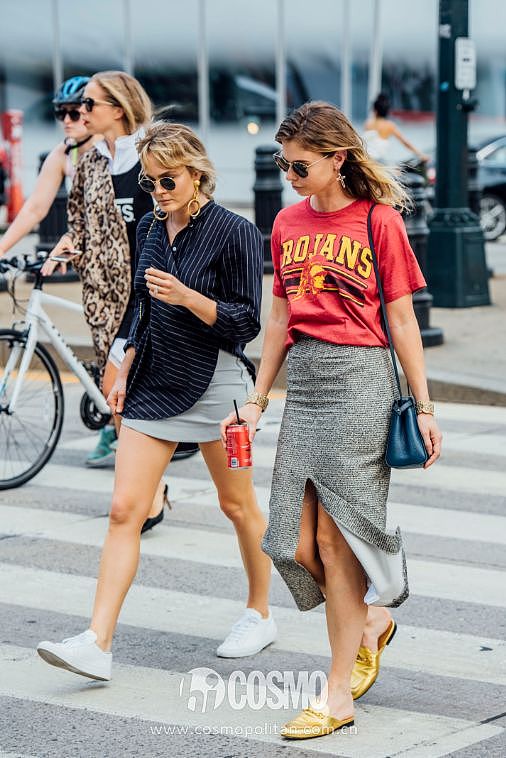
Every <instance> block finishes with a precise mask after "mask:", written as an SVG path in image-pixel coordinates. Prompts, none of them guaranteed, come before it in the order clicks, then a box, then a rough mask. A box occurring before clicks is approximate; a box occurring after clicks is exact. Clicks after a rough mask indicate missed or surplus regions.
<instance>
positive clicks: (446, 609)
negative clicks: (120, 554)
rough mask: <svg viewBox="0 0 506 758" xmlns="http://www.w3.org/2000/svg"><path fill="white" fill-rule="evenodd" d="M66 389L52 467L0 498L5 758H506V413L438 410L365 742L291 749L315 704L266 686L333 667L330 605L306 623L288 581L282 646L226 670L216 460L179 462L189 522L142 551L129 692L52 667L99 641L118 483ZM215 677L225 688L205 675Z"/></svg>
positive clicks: (124, 657)
mask: <svg viewBox="0 0 506 758" xmlns="http://www.w3.org/2000/svg"><path fill="white" fill-rule="evenodd" d="M66 394H67V400H68V405H67V416H66V422H65V427H64V433H63V437H62V440H61V442H60V445H59V447H58V449H57V451H56V453H55V455H54V457H53V459H52V461H51V462H50V464H49V465H48V466H47V467H46V468H45V469H44V470H43V471H42V472H41V474H39V475H38V477H37V478H36V479H34V480H32V481H31V482H30V483H29V484H27V485H25V486H24V487H22V488H20V489H17V490H10V491H6V492H1V493H0V503H1V504H2V507H1V509H0V631H1V635H0V672H1V673H0V756H36V757H37V758H43V757H44V758H45V757H46V756H47V757H48V758H49V757H50V758H71V757H74V756H79V758H81V757H82V758H127V757H130V756H132V757H133V756H135V757H137V756H139V755H143V756H147V757H149V758H151V757H155V756H178V757H179V756H181V757H184V758H186V757H190V756H200V757H202V756H220V757H224V756H230V757H232V756H234V758H235V757H236V756H237V757H239V756H245V757H246V756H252V755H262V756H266V757H267V758H268V757H270V756H282V755H289V756H292V755H293V756H299V755H300V756H310V755H313V754H314V753H320V754H323V755H341V756H356V757H357V758H359V757H360V758H362V757H364V758H365V757H367V758H376V757H377V758H380V757H383V756H384V757H386V756H393V755H396V756H397V755H401V756H411V757H412V758H414V757H415V756H416V757H417V758H420V757H422V756H427V757H428V758H435V757H436V756H442V755H455V756H459V758H470V757H471V756H473V758H483V756H497V758H498V757H499V756H504V755H505V754H506V739H505V735H506V732H505V727H506V714H505V711H506V707H505V702H506V697H505V696H506V676H505V663H506V644H505V641H504V640H505V632H506V619H505V613H504V600H505V595H504V586H505V578H506V554H505V550H504V546H505V543H506V528H505V527H506V516H505V506H506V466H505V463H506V409H498V408H489V407H486V406H485V407H484V406H457V405H442V404H441V405H440V407H439V417H440V420H441V425H442V427H443V430H444V433H445V454H444V458H443V460H442V461H441V462H440V463H439V464H438V465H437V466H436V467H434V468H433V469H432V470H430V471H429V472H421V471H407V472H395V473H394V477H393V482H392V487H391V497H390V501H391V506H390V514H389V521H390V523H391V526H393V527H394V526H396V525H397V523H399V524H400V526H401V529H402V531H403V535H404V541H405V547H406V551H407V555H408V570H409V575H410V586H411V596H410V598H409V599H408V601H407V602H406V603H404V604H403V605H402V606H401V607H400V608H398V609H395V610H394V616H395V618H396V620H397V622H398V624H399V631H398V633H397V635H396V637H395V640H394V641H393V642H392V645H391V646H390V647H388V648H387V650H386V651H385V653H384V655H383V658H382V670H381V674H380V678H379V679H378V682H377V683H376V685H375V686H374V687H373V688H372V689H371V690H370V691H369V692H368V693H367V694H366V695H365V696H364V697H363V698H362V700H360V701H359V703H358V704H357V707H356V722H355V723H356V726H357V731H356V733H354V734H347V735H333V736H329V737H325V738H322V739H319V740H310V741H306V742H305V743H302V744H295V745H294V744H286V743H284V742H283V741H282V740H281V738H280V737H279V732H278V730H279V726H280V725H281V724H283V723H284V722H285V721H286V720H287V719H288V718H289V717H290V716H291V715H292V713H293V712H294V710H298V705H299V703H298V702H295V708H292V707H282V708H275V707H273V706H272V701H269V699H268V697H267V696H268V695H269V692H268V691H267V689H266V687H265V679H264V678H263V677H265V675H267V674H268V673H269V672H275V671H278V672H282V674H283V682H284V684H285V687H286V686H287V685H286V683H287V682H288V683H289V675H290V673H292V675H293V676H294V677H297V676H298V675H299V674H300V672H308V673H311V672H314V671H316V670H321V671H323V672H325V671H326V669H327V666H328V661H329V658H328V645H327V642H326V638H325V637H326V635H325V621H324V616H323V609H322V608H319V609H317V610H316V611H312V612H310V613H305V614H301V613H299V612H298V611H297V610H296V609H295V606H294V603H293V601H292V599H291V596H290V595H289V593H288V591H287V589H286V587H285V586H284V584H283V583H282V581H281V579H280V577H279V576H278V575H276V574H275V575H274V576H273V584H272V593H271V602H272V608H273V613H274V615H275V618H276V620H277V622H278V627H279V637H278V640H277V641H276V643H275V644H274V645H272V646H271V647H270V648H268V649H267V650H265V651H263V652H262V653H261V654H259V655H257V656H254V657H251V658H245V659H241V660H226V659H220V658H217V657H216V656H215V649H216V646H217V644H219V642H220V641H221V640H222V639H223V637H224V635H225V634H226V632H227V631H228V629H229V627H230V625H231V623H232V622H233V621H235V619H236V618H237V616H238V615H239V614H240V612H241V609H242V607H243V603H244V598H245V592H246V584H245V580H244V574H243V571H242V568H241V563H240V557H239V553H238V550H237V546H236V542H235V539H234V535H233V531H232V529H231V527H230V525H229V523H228V522H227V520H226V519H225V517H224V516H223V515H222V514H221V513H220V511H219V508H218V506H217V504H216V497H215V494H214V490H213V488H212V486H211V484H210V481H209V479H208V476H207V472H206V470H205V467H204V464H203V462H202V460H201V457H200V455H198V456H195V457H193V458H191V459H189V460H187V461H181V462H176V463H174V464H173V466H172V467H171V469H170V472H169V473H168V481H169V487H170V496H171V500H172V501H173V510H172V511H170V512H168V511H167V512H166V515H165V520H164V522H163V524H161V525H160V526H159V527H158V528H156V529H155V530H153V532H152V533H149V534H147V535H146V536H145V537H144V538H143V540H142V553H143V554H142V558H141V565H140V568H139V572H138V575H137V579H136V582H135V585H134V587H133V588H132V590H131V592H130V594H129V596H128V598H127V601H126V603H125V606H124V609H123V611H122V616H121V620H120V621H121V623H120V625H119V627H118V630H117V635H116V638H115V646H114V661H115V662H114V678H113V680H112V682H110V683H106V684H101V683H98V682H91V681H89V680H86V679H83V678H81V677H78V676H76V675H74V674H70V673H68V672H65V671H61V670H57V669H55V668H50V667H48V666H47V665H46V664H44V663H43V662H42V661H41V660H40V659H39V658H38V657H37V655H36V654H35V652H34V648H35V645H36V644H37V642H38V641H39V640H40V639H47V638H49V639H56V640H59V639H62V638H63V637H66V636H71V635H73V634H76V633H78V632H80V631H82V630H83V629H85V628H86V625H87V620H88V618H89V612H90V608H91V602H92V597H93V590H94V583H95V577H96V573H97V567H98V560H99V555H100V546H101V544H102V540H103V536H104V533H105V530H106V528H107V513H108V507H109V499H110V493H111V488H112V479H113V472H112V470H111V469H108V470H101V471H89V470H87V469H86V468H85V467H84V466H83V460H84V457H85V455H86V452H87V451H88V450H90V449H91V448H92V447H93V445H94V441H95V438H94V436H93V434H92V433H90V432H88V431H87V430H84V427H83V426H82V424H81V423H80V421H79V420H78V419H77V417H76V407H77V401H78V398H79V388H78V387H77V386H76V385H72V384H70V385H66ZM281 411H282V400H281V399H278V400H275V401H273V402H272V404H271V407H270V408H269V411H268V414H267V415H266V422H267V423H266V426H265V428H264V430H263V431H262V432H261V434H259V435H258V442H257V445H256V449H255V460H256V468H255V480H256V483H257V485H258V497H259V502H260V504H261V506H262V508H264V509H267V507H268V492H269V484H270V477H271V472H272V465H273V459H274V451H275V441H276V435H277V432H278V428H279V419H280V415H281ZM139 476H142V472H139ZM202 667H207V668H208V669H210V670H211V674H209V676H210V679H209V677H208V679H204V678H203V677H204V676H205V675H202V676H201V678H200V679H199V678H198V676H197V678H194V679H192V675H191V673H190V672H191V671H192V669H195V668H202ZM255 671H256V672H258V673H257V674H255V675H253V674H252V672H255ZM238 672H239V673H238ZM241 672H242V674H241ZM287 672H288V673H287ZM241 676H243V677H244V678H246V680H247V681H248V682H249V683H250V684H251V690H250V691H248V692H247V695H248V697H247V699H246V705H245V706H244V707H237V706H238V700H237V699H234V698H235V697H236V695H237V687H235V688H234V687H232V690H231V692H232V694H231V695H229V694H227V696H225V697H224V699H223V702H221V704H220V705H218V706H217V707H216V708H215V707H214V706H215V705H216V704H217V703H218V699H219V698H218V695H219V692H220V690H219V687H222V688H225V689H226V688H227V686H232V684H233V683H234V682H235V683H236V685H237V682H239V683H240V681H241V680H240V677H241ZM203 682H204V684H203ZM206 683H207V684H206ZM209 683H211V684H209ZM206 686H207V688H208V689H207V690H206ZM205 692H208V695H209V700H208V702H207V707H205V708H204V704H205V703H204V696H205ZM290 692H291V690H290ZM294 695H295V697H296V696H297V693H296V692H295V693H294ZM192 697H193V699H192ZM239 705H240V703H239ZM257 705H260V707H258V708H257V707H256V706H257ZM192 706H193V709H192Z"/></svg>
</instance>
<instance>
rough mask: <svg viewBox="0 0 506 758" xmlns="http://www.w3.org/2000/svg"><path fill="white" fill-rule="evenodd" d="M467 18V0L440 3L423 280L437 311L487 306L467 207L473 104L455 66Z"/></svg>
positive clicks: (477, 232)
mask: <svg viewBox="0 0 506 758" xmlns="http://www.w3.org/2000/svg"><path fill="white" fill-rule="evenodd" d="M468 13H469V8H468V0H440V2H439V27H438V29H439V51H438V59H439V80H438V92H437V129H436V134H437V150H436V208H435V210H434V214H433V216H432V218H431V219H430V222H429V230H430V233H429V240H428V250H427V275H428V277H427V278H428V285H429V288H430V291H431V292H432V295H433V297H434V305H436V306H439V307H441V308H463V307H469V306H474V305H489V304H490V295H489V291H488V270H487V264H486V258H485V243H484V239H483V232H482V230H481V227H480V223H479V219H478V217H477V216H476V215H475V214H474V213H472V212H471V211H470V209H469V205H468V203H469V198H468V177H467V171H468V167H467V114H468V111H469V110H471V109H472V108H473V107H474V104H473V102H472V101H471V100H470V99H469V92H468V91H466V90H463V89H458V88H457V84H458V81H460V75H461V72H462V61H459V65H457V63H456V52H457V48H456V44H457V43H456V40H457V39H458V38H464V42H465V40H466V39H467V37H468ZM464 63H466V61H464ZM457 75H458V76H457ZM459 86H460V85H459Z"/></svg>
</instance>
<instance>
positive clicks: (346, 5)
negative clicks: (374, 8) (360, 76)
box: [341, 0, 352, 118]
mask: <svg viewBox="0 0 506 758" xmlns="http://www.w3.org/2000/svg"><path fill="white" fill-rule="evenodd" d="M350 21H351V17H350V0H343V17H342V27H341V28H342V34H341V110H342V112H343V113H345V114H346V115H347V116H348V117H349V118H351V117H352V113H351V28H350Z"/></svg>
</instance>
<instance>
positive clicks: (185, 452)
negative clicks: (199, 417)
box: [172, 442, 200, 461]
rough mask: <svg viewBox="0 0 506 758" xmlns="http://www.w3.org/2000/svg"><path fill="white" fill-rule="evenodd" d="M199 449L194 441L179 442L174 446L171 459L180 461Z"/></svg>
mask: <svg viewBox="0 0 506 758" xmlns="http://www.w3.org/2000/svg"><path fill="white" fill-rule="evenodd" d="M199 450H200V448H199V446H198V444H197V443H196V442H180V443H179V445H178V446H177V447H176V450H175V452H174V455H173V456H172V460H173V461H182V460H183V459H184V458H190V457H191V456H192V455H195V453H198V451H199Z"/></svg>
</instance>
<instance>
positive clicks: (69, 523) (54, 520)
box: [1, 506, 504, 607]
mask: <svg viewBox="0 0 506 758" xmlns="http://www.w3.org/2000/svg"><path fill="white" fill-rule="evenodd" d="M413 507H414V506H413ZM221 518H222V519H223V524H226V520H225V517H224V516H221ZM483 518H486V517H483ZM489 518H490V517H489ZM494 518H497V519H498V520H500V517H494ZM502 521H504V519H502ZM106 530H107V520H106V519H105V518H103V517H102V518H89V517H83V516H78V515H75V514H68V513H57V512H54V511H42V510H38V509H28V508H19V507H16V506H5V507H4V508H3V509H2V523H1V531H2V532H3V533H5V534H16V535H35V536H38V537H43V538H45V539H52V540H58V541H62V542H67V543H70V544H78V545H92V546H94V547H101V546H102V544H103V541H104V536H105V532H106ZM141 549H142V552H143V553H144V554H146V555H153V556H158V557H164V558H173V559H179V560H184V561H192V562H195V563H205V564H206V565H210V566H224V567H229V568H241V567H242V561H241V556H240V553H239V548H238V545H237V540H236V537H235V535H233V534H230V533H222V532H217V531H213V532H208V531H206V530H203V529H196V528H194V527H192V528H181V527H176V526H174V525H169V526H168V528H164V527H161V528H159V529H157V530H156V532H155V533H153V534H150V535H149V536H148V538H147V539H144V540H143V541H142V547H141ZM408 572H409V581H410V587H411V592H412V594H413V595H424V596H426V597H434V598H443V599H446V600H457V601H464V602H475V603H479V604H483V605H492V606H497V607H503V605H504V587H503V581H502V580H503V578H504V574H503V572H501V571H496V570H493V569H483V568H479V567H476V566H466V565H461V564H455V563H437V562H433V561H424V560H419V559H413V558H412V559H410V560H409V562H408Z"/></svg>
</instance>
